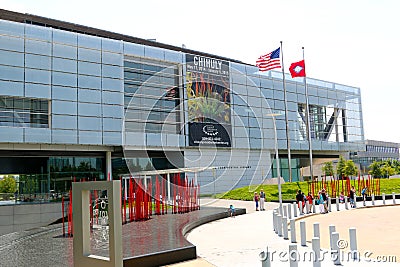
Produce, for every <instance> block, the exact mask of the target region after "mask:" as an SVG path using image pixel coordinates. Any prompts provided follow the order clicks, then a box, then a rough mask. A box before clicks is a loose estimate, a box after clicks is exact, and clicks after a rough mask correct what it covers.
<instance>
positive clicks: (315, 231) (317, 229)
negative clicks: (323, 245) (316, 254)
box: [313, 222, 320, 238]
mask: <svg viewBox="0 0 400 267" xmlns="http://www.w3.org/2000/svg"><path fill="white" fill-rule="evenodd" d="M313 229H314V237H318V238H320V233H319V223H318V222H316V223H314V224H313Z"/></svg>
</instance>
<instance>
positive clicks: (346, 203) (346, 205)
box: [344, 196, 349, 210]
mask: <svg viewBox="0 0 400 267" xmlns="http://www.w3.org/2000/svg"><path fill="white" fill-rule="evenodd" d="M344 207H345V208H346V210H348V209H349V203H348V202H347V196H344Z"/></svg>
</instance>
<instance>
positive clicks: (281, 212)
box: [278, 205, 283, 215]
mask: <svg viewBox="0 0 400 267" xmlns="http://www.w3.org/2000/svg"><path fill="white" fill-rule="evenodd" d="M278 210H279V214H280V215H282V214H283V210H282V205H279V208H278Z"/></svg>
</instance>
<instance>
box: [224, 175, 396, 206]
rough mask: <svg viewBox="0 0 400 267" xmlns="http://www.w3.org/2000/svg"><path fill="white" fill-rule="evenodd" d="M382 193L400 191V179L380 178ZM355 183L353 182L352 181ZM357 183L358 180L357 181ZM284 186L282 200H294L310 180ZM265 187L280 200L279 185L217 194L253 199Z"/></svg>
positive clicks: (269, 196) (271, 196)
mask: <svg viewBox="0 0 400 267" xmlns="http://www.w3.org/2000/svg"><path fill="white" fill-rule="evenodd" d="M380 183H381V184H380V186H381V193H385V194H387V195H388V194H392V192H395V193H396V194H399V193H400V179H381V180H380ZM351 184H353V182H351ZM356 184H357V181H356ZM281 188H282V190H281V191H282V200H294V199H295V198H296V193H297V190H299V189H300V190H301V191H303V192H304V193H305V194H307V193H308V182H294V183H284V184H282V185H281ZM261 189H263V190H264V192H265V196H266V201H278V185H260V186H246V187H242V188H237V189H234V190H231V191H229V192H226V193H224V194H219V195H217V198H223V199H236V200H253V196H254V192H255V191H256V192H260V190H261Z"/></svg>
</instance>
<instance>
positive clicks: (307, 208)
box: [306, 201, 310, 214]
mask: <svg viewBox="0 0 400 267" xmlns="http://www.w3.org/2000/svg"><path fill="white" fill-rule="evenodd" d="M309 213H310V203H308V201H306V214H309Z"/></svg>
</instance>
